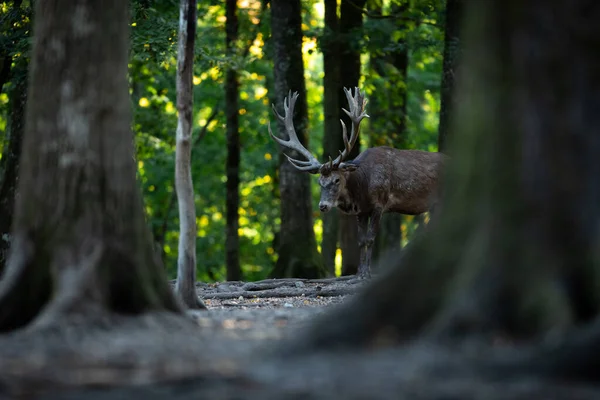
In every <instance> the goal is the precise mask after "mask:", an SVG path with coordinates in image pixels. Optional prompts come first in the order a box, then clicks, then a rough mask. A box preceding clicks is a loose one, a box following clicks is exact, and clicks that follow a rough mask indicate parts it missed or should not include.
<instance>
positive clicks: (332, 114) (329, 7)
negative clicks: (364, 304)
mask: <svg viewBox="0 0 600 400" xmlns="http://www.w3.org/2000/svg"><path fill="white" fill-rule="evenodd" d="M337 10H338V6H337V0H325V33H324V35H323V38H322V48H323V72H324V75H325V76H324V78H323V91H324V96H323V97H324V98H323V113H324V115H325V117H324V121H323V128H324V133H323V158H322V159H323V160H327V159H328V157H331V158H336V157H337V156H338V154H339V150H341V149H343V148H344V141H343V139H342V130H341V125H340V120H339V113H340V107H341V103H340V97H339V95H340V86H341V84H340V56H339V54H340V49H339V45H340V43H339V37H338V35H339V27H338V25H339V21H338V14H337ZM321 218H322V219H323V241H322V243H321V254H322V256H323V263H324V264H325V268H327V272H328V273H329V275H331V276H334V275H335V254H336V251H337V248H338V232H339V226H338V224H339V212H338V209H337V208H333V209H332V210H331V211H329V212H328V213H324V214H321Z"/></svg>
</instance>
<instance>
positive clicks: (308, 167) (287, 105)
mask: <svg viewBox="0 0 600 400" xmlns="http://www.w3.org/2000/svg"><path fill="white" fill-rule="evenodd" d="M297 98H298V92H294V94H292V91H291V90H290V92H289V94H288V95H287V97H286V98H285V99H284V100H283V111H284V116H283V117H282V116H281V115H280V114H279V113H278V112H277V109H275V105H274V104H273V112H274V113H275V115H276V116H277V118H279V120H280V121H282V122H283V124H284V126H285V130H286V132H287V134H288V136H289V139H288V140H284V139H281V138H278V137H277V136H275V135H273V132H272V131H271V122H269V125H268V127H269V134H270V135H271V137H272V138H273V139H274V140H275V141H276V142H277V143H279V144H280V145H282V146H283V147H287V148H288V149H291V150H295V151H297V152H298V153H300V154H301V155H303V156H304V157H306V160H307V161H304V160H296V159H294V158H291V157H290V156H288V155H287V154H285V153H284V154H283V155H284V156H286V157H287V159H288V161H289V162H290V163H291V164H292V165H293V166H294V167H296V168H297V169H299V170H300V171H306V172H310V173H311V174H315V173H317V172H319V169H320V168H321V165H322V164H321V163H320V162H319V160H317V159H316V158H315V157H314V156H313V155H312V154H311V153H310V151H308V150H307V149H306V148H305V147H304V146H302V143H300V140H298V136H297V135H296V130H295V129H294V121H293V117H294V106H295V105H296V99H297ZM344 111H345V110H344ZM346 112H347V111H346ZM352 129H354V126H353V128H352Z"/></svg>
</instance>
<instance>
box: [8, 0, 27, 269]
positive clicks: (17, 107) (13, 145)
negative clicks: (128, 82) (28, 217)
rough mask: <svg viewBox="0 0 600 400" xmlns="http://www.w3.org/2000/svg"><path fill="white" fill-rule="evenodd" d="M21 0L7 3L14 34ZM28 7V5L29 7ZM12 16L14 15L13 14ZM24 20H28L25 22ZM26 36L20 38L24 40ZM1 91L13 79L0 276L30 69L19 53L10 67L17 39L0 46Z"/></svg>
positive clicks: (21, 16) (23, 24) (19, 22)
mask: <svg viewBox="0 0 600 400" xmlns="http://www.w3.org/2000/svg"><path fill="white" fill-rule="evenodd" d="M21 5H22V1H21V0H16V1H13V2H12V5H11V4H10V3H9V4H8V10H6V15H7V16H9V18H7V20H5V21H3V23H4V25H5V26H7V27H10V29H9V30H8V34H9V35H11V36H16V32H15V31H16V30H17V29H28V28H30V24H29V22H28V21H27V20H31V18H32V14H31V13H30V12H29V11H27V12H23V13H22V12H17V10H18V11H21ZM28 10H29V9H28ZM11 16H14V17H15V18H12V17H11ZM26 21H27V22H26ZM27 39H29V38H28V37H24V38H21V39H20V40H23V41H25V40H27ZM0 49H1V50H0V92H2V89H3V87H4V85H5V84H6V83H7V82H9V81H12V84H13V87H12V90H11V92H10V115H9V118H8V127H7V128H8V129H7V132H9V134H8V146H7V147H6V148H5V149H4V154H3V155H2V158H0V278H1V277H2V273H3V271H4V268H5V266H6V262H7V258H8V251H9V248H10V229H11V225H12V220H13V212H14V202H15V189H16V187H17V179H18V171H19V157H20V155H21V142H22V138H23V129H24V125H25V104H26V101H27V74H28V71H29V55H28V54H27V55H25V54H21V56H20V57H18V58H17V59H16V60H14V61H15V65H14V68H13V54H14V53H16V52H20V51H21V50H20V49H19V43H18V41H11V40H6V41H4V43H2V45H1V46H0Z"/></svg>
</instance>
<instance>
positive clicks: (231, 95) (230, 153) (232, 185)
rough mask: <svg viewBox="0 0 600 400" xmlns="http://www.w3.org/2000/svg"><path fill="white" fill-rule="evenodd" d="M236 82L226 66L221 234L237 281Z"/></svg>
mask: <svg viewBox="0 0 600 400" xmlns="http://www.w3.org/2000/svg"><path fill="white" fill-rule="evenodd" d="M226 17H227V26H226V31H227V38H226V42H227V52H228V54H229V56H232V55H233V54H234V52H235V41H236V40H237V36H238V20H237V1H236V0H227V2H226ZM238 97H239V84H238V78H237V71H236V70H235V69H234V68H229V69H228V70H227V73H226V83H225V103H226V105H225V108H226V110H225V114H226V115H227V197H226V198H227V200H226V206H227V207H226V208H227V228H226V235H225V264H226V268H227V280H229V281H239V280H240V279H242V272H241V270H240V255H239V248H240V240H239V234H238V229H239V215H238V209H239V207H240V194H239V186H240V134H239V121H238V112H239V106H238Z"/></svg>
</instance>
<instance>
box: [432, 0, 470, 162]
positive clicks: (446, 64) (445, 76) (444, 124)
mask: <svg viewBox="0 0 600 400" xmlns="http://www.w3.org/2000/svg"><path fill="white" fill-rule="evenodd" d="M463 9H464V0H446V20H445V33H444V61H443V64H442V86H441V96H440V97H441V105H440V123H439V127H438V151H446V147H447V142H448V136H449V135H450V133H449V131H450V129H451V127H452V126H453V124H452V121H451V118H452V114H453V112H454V108H455V104H454V103H455V101H456V93H455V92H456V91H455V86H456V82H455V79H456V76H457V73H458V67H459V63H460V47H461V34H460V31H461V26H462V15H463Z"/></svg>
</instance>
